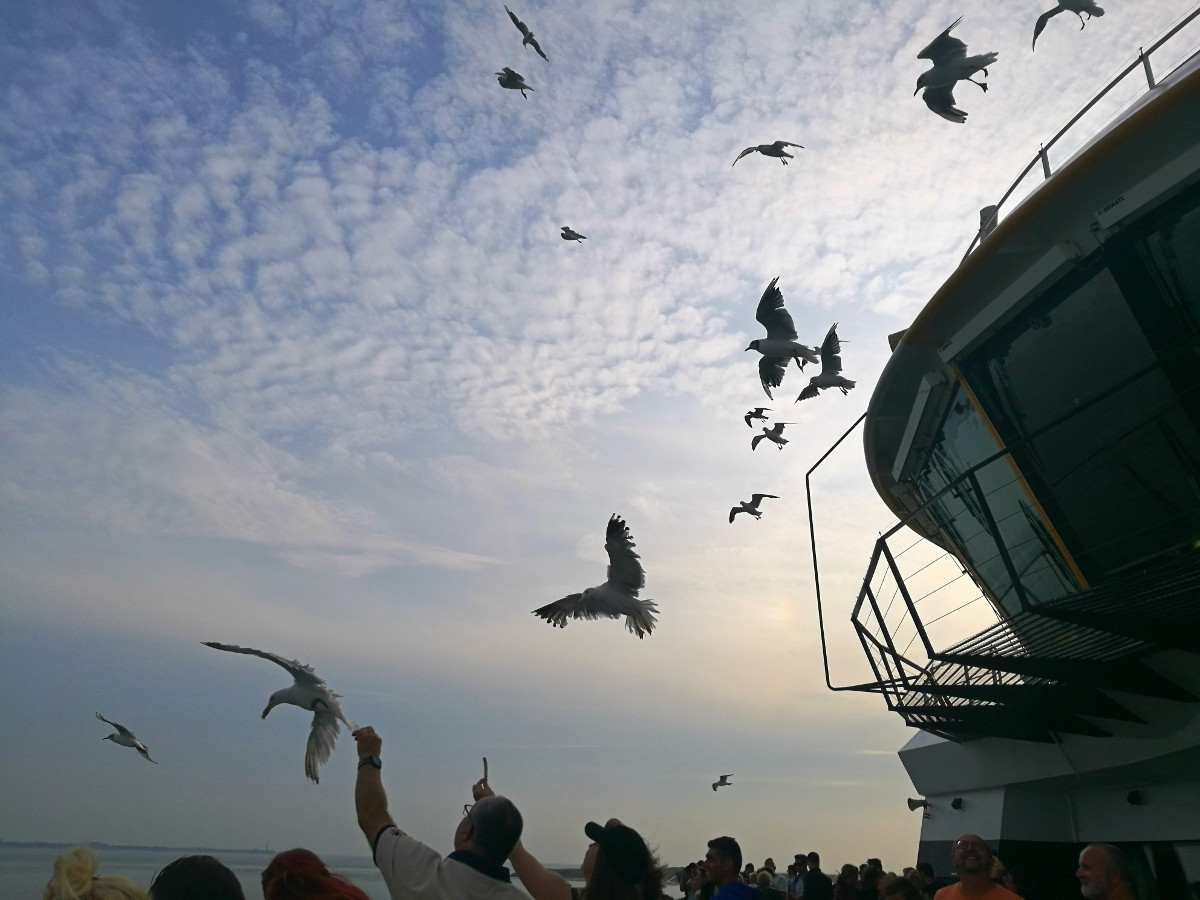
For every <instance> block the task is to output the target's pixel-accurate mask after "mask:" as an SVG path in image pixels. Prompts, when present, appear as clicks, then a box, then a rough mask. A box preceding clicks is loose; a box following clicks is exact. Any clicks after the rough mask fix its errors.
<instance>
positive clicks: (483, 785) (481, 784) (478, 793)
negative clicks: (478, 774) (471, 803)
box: [471, 778, 496, 803]
mask: <svg viewBox="0 0 1200 900" xmlns="http://www.w3.org/2000/svg"><path fill="white" fill-rule="evenodd" d="M471 796H472V797H474V798H475V802H476V803H478V802H479V801H480V800H482V799H483V798H484V797H495V796H496V792H495V791H493V790H492V786H491V785H490V784H488V781H487V779H486V778H480V779H479V780H478V781H477V782H475V783H474V784H473V785H471Z"/></svg>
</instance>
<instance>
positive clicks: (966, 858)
mask: <svg viewBox="0 0 1200 900" xmlns="http://www.w3.org/2000/svg"><path fill="white" fill-rule="evenodd" d="M950 858H951V861H952V862H953V863H954V870H955V871H956V872H958V873H959V874H960V875H987V874H988V873H990V872H991V870H992V851H991V850H989V849H988V845H987V843H986V842H985V841H984V840H983V838H981V837H980V836H979V835H977V834H964V835H963V836H962V837H960V838H959V839H958V840H957V841H955V842H954V852H953V854H951V857H950Z"/></svg>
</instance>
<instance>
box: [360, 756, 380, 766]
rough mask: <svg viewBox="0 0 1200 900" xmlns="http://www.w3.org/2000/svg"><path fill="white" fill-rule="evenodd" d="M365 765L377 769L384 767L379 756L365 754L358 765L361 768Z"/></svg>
mask: <svg viewBox="0 0 1200 900" xmlns="http://www.w3.org/2000/svg"><path fill="white" fill-rule="evenodd" d="M363 766H373V767H374V768H376V769H382V768H383V760H382V759H380V758H379V757H378V756H364V757H363V758H362V759H360V760H359V761H358V767H359V768H360V769H361V768H362V767H363Z"/></svg>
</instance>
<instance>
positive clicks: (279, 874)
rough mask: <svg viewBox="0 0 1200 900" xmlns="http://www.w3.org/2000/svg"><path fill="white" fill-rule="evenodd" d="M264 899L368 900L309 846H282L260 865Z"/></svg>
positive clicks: (360, 890)
mask: <svg viewBox="0 0 1200 900" xmlns="http://www.w3.org/2000/svg"><path fill="white" fill-rule="evenodd" d="M262 889H263V898H264V900H370V898H369V897H368V896H367V895H366V894H365V893H363V891H362V889H361V888H358V887H355V886H354V885H353V884H351V883H350V882H349V881H348V880H346V879H345V878H343V877H342V876H341V875H335V874H333V873H332V872H330V871H329V869H327V868H326V867H325V863H323V862H321V858H320V857H319V856H317V854H315V853H313V852H312V851H311V850H303V849H296V850H285V851H284V852H283V853H280V854H278V855H277V856H276V857H275V858H274V859H273V860H271V864H270V865H269V866H267V867H266V868H265V869H263V873H262Z"/></svg>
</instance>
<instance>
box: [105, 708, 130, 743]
mask: <svg viewBox="0 0 1200 900" xmlns="http://www.w3.org/2000/svg"><path fill="white" fill-rule="evenodd" d="M96 718H97V719H99V720H100V721H101V722H104V723H106V724H108V725H111V726H112V727H113V728H115V729H117V731H118V732H119V733H120V734H123V735H125V736H126V737H131V738H133V739H134V740H137V737H136V736H135V735H134V733H133V732H132V731H130V730H129V729H128V728H126V727H125V726H124V725H118V724H117V723H116V722H113V721H112V720H110V719H106V718H104V716H102V715H100V713H96Z"/></svg>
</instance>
